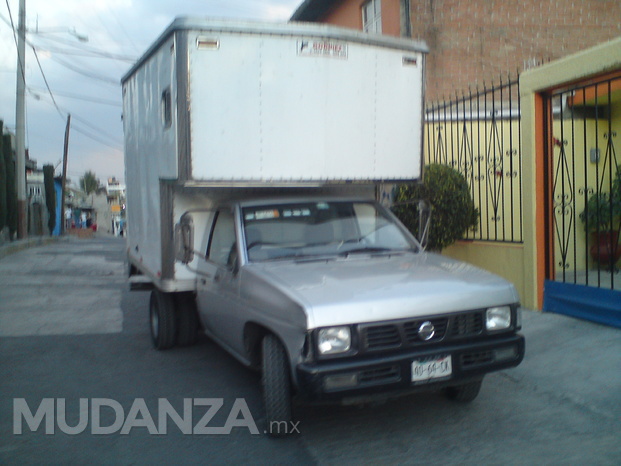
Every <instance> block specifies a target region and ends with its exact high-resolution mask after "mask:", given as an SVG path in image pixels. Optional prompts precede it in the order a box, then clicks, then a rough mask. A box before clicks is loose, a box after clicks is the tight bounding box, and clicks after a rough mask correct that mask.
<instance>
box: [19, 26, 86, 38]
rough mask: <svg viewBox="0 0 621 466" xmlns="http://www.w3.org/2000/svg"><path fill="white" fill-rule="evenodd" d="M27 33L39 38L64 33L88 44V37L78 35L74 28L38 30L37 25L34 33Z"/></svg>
mask: <svg viewBox="0 0 621 466" xmlns="http://www.w3.org/2000/svg"><path fill="white" fill-rule="evenodd" d="M27 32H30V33H32V34H37V35H39V36H41V35H45V34H54V33H59V32H60V33H66V34H69V35H72V36H73V37H75V38H76V39H78V40H79V41H80V42H88V36H87V35H86V34H80V33H79V32H77V31H76V30H75V28H67V27H53V28H45V29H39V25H38V24H37V26H36V28H35V29H34V31H27Z"/></svg>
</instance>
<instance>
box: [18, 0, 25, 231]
mask: <svg viewBox="0 0 621 466" xmlns="http://www.w3.org/2000/svg"><path fill="white" fill-rule="evenodd" d="M25 63H26V0H19V22H18V26H17V85H16V104H15V146H16V147H15V148H16V154H15V157H16V161H15V172H16V173H15V183H16V186H17V238H18V239H23V238H26V237H27V236H28V223H27V218H26V111H25V110H26V65H25Z"/></svg>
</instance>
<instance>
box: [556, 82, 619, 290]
mask: <svg viewBox="0 0 621 466" xmlns="http://www.w3.org/2000/svg"><path fill="white" fill-rule="evenodd" d="M619 90H621V76H616V77H612V78H605V79H601V80H598V81H595V82H588V83H583V84H580V85H576V86H572V87H570V88H566V89H560V90H557V91H555V92H553V93H551V94H550V95H548V96H547V99H548V102H547V104H548V105H547V108H548V109H549V110H548V112H549V114H551V116H552V118H551V122H550V123H551V124H550V128H551V133H552V134H551V136H552V140H551V143H550V144H548V152H549V153H548V154H547V156H546V159H547V160H549V161H550V168H549V175H548V187H547V190H549V191H550V192H551V200H550V204H551V205H550V207H549V209H550V210H551V211H552V213H551V215H550V217H551V220H550V223H551V225H552V230H553V234H552V235H550V237H549V239H548V242H549V243H550V242H553V243H554V244H548V245H547V247H548V249H550V250H551V251H553V252H554V268H555V270H554V277H551V278H554V279H556V280H557V281H562V282H566V283H577V284H583V285H590V286H597V287H600V288H610V289H621V275H619V273H618V272H619V270H618V268H617V266H616V264H617V262H618V261H619V258H620V257H621V244H619V230H620V229H621V165H620V163H619V162H620V160H619V157H618V155H617V151H618V147H619V137H620V136H621V94H620V93H619Z"/></svg>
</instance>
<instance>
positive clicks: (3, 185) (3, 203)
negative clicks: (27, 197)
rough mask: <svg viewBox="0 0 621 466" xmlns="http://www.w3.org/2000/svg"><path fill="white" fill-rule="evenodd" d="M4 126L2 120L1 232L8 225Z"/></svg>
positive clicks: (0, 152)
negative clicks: (3, 149)
mask: <svg viewBox="0 0 621 466" xmlns="http://www.w3.org/2000/svg"><path fill="white" fill-rule="evenodd" d="M2 126H3V122H2V120H0V232H1V231H2V230H3V229H4V227H5V226H6V217H7V206H6V166H5V164H4V157H3V155H2V154H3V152H2V142H3V141H2V140H3V139H4V138H3V137H2Z"/></svg>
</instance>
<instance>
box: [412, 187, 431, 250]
mask: <svg viewBox="0 0 621 466" xmlns="http://www.w3.org/2000/svg"><path fill="white" fill-rule="evenodd" d="M430 224H431V206H430V205H429V204H428V203H427V202H425V201H423V200H422V199H421V200H419V201H418V236H419V238H416V239H418V242H419V243H420V245H421V246H422V248H423V250H424V249H426V248H427V241H428V239H429V225H430Z"/></svg>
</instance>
